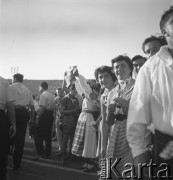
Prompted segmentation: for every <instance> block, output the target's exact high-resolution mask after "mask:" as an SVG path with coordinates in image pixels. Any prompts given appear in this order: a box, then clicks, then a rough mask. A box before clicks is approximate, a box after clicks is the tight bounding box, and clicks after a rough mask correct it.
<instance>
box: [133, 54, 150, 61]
mask: <svg viewBox="0 0 173 180" xmlns="http://www.w3.org/2000/svg"><path fill="white" fill-rule="evenodd" d="M138 59H143V60H144V61H147V58H146V57H143V56H141V55H136V56H134V57H133V58H132V62H133V61H136V60H138Z"/></svg>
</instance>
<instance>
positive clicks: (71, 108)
mask: <svg viewBox="0 0 173 180" xmlns="http://www.w3.org/2000/svg"><path fill="white" fill-rule="evenodd" d="M76 93H77V91H76V89H75V84H72V85H70V92H69V93H68V94H67V95H66V96H64V97H63V98H62V100H61V106H60V112H61V115H62V134H63V135H62V137H63V138H62V161H63V163H65V160H66V158H70V157H71V148H72V143H73V138H74V133H75V129H76V124H77V120H78V116H79V114H78V110H79V102H78V99H77V98H76V97H75V96H76ZM68 141H69V154H68V155H67V144H68Z"/></svg>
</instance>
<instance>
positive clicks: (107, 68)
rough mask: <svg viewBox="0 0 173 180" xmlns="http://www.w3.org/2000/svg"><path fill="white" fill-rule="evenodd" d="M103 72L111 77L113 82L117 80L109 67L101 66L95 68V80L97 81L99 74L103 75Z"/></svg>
mask: <svg viewBox="0 0 173 180" xmlns="http://www.w3.org/2000/svg"><path fill="white" fill-rule="evenodd" d="M105 72H107V73H108V74H109V75H110V76H111V77H112V79H113V81H116V80H117V78H116V76H115V74H114V73H113V70H112V67H110V66H101V67H99V68H97V69H96V70H95V72H94V75H95V78H96V80H97V81H98V75H99V73H105Z"/></svg>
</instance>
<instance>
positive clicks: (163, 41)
mask: <svg viewBox="0 0 173 180" xmlns="http://www.w3.org/2000/svg"><path fill="white" fill-rule="evenodd" d="M152 41H158V42H159V43H160V46H164V45H167V44H168V43H167V41H166V38H165V37H164V36H163V35H158V36H150V37H148V38H146V39H145V40H144V42H143V43H142V50H143V52H144V53H146V52H145V45H146V44H147V43H149V42H152Z"/></svg>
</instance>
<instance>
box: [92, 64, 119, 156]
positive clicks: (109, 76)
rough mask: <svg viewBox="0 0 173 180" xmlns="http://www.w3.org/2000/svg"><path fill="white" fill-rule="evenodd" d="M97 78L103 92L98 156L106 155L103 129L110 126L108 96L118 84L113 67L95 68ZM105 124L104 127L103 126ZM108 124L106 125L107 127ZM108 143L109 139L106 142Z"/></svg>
mask: <svg viewBox="0 0 173 180" xmlns="http://www.w3.org/2000/svg"><path fill="white" fill-rule="evenodd" d="M95 78H96V80H97V81H98V82H99V83H100V85H101V88H102V90H103V93H102V94H101V97H100V106H101V116H100V121H99V122H98V123H99V126H98V146H97V157H105V154H104V155H103V154H102V153H101V152H102V151H101V147H102V146H101V144H103V142H102V139H103V138H102V137H103V130H104V129H105V128H109V127H110V126H108V125H107V123H106V109H107V97H108V94H109V92H110V91H111V90H112V89H113V88H114V87H115V86H116V80H117V78H116V76H115V74H114V73H113V71H112V67H109V66H101V67H99V68H97V69H96V70H95ZM103 126H104V127H103ZM105 126H106V127H105ZM105 143H106V144H107V141H106V142H105Z"/></svg>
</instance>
